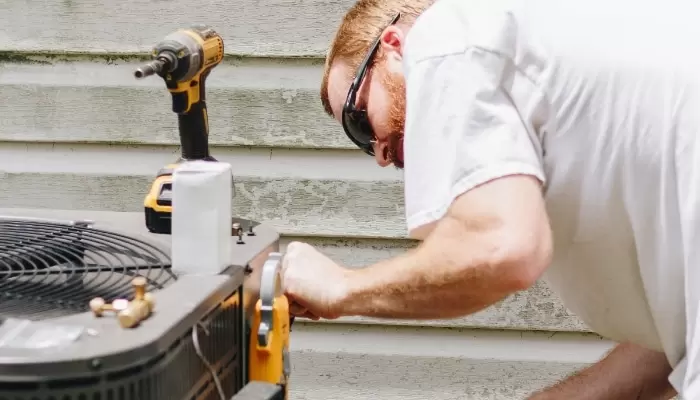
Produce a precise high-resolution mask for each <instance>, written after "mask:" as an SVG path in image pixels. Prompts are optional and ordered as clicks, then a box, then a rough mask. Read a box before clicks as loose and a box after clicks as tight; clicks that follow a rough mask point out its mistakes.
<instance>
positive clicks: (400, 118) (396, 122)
mask: <svg viewBox="0 0 700 400" xmlns="http://www.w3.org/2000/svg"><path fill="white" fill-rule="evenodd" d="M384 85H385V87H386V88H387V90H388V91H389V95H390V96H391V99H392V102H391V108H390V109H389V135H388V136H387V148H388V154H387V159H388V160H389V161H391V163H392V164H394V166H395V167H396V168H397V169H403V168H404V163H403V159H401V158H399V156H398V154H399V152H401V154H403V149H402V146H403V134H404V126H405V122H406V83H405V81H404V77H403V76H402V75H400V74H387V75H385V76H384Z"/></svg>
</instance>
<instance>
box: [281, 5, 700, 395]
mask: <svg viewBox="0 0 700 400" xmlns="http://www.w3.org/2000/svg"><path fill="white" fill-rule="evenodd" d="M694 7H695V6H694V5H693V4H692V2H686V1H680V0H667V1H663V2H661V1H653V0H651V1H646V2H638V1H632V0H617V1H608V0H605V1H604V0H588V1H578V2H564V1H560V0H439V1H437V2H435V3H433V2H431V1H428V0H404V1H399V0H360V1H358V2H357V3H356V4H355V5H354V6H353V7H352V8H351V9H350V10H349V12H348V13H347V15H346V16H345V18H344V19H343V21H342V24H341V26H340V28H339V30H338V32H337V35H336V36H335V38H334V40H333V43H332V45H331V48H330V52H329V53H328V57H327V64H326V67H325V75H324V78H323V84H322V90H321V97H322V100H323V104H324V106H325V108H326V110H327V112H328V113H329V114H330V115H331V116H333V117H334V118H335V119H336V120H337V121H338V122H339V123H340V124H342V126H343V128H344V131H345V132H346V134H347V135H348V137H349V138H350V139H351V140H352V141H353V142H355V143H356V144H357V145H358V146H359V147H360V148H362V149H363V150H364V151H365V152H366V153H368V154H370V155H373V156H374V157H375V159H376V161H377V163H378V164H379V165H380V166H388V165H392V164H393V165H396V166H397V167H403V166H404V165H405V170H404V180H405V206H406V221H407V225H408V230H409V232H410V236H411V237H414V238H417V239H420V240H421V243H420V245H419V246H418V247H417V248H416V249H413V250H412V251H409V252H407V253H406V254H404V255H401V256H399V257H396V258H394V259H389V260H385V261H382V262H380V263H378V264H376V265H370V266H367V267H366V268H363V269H359V270H349V269H345V268H342V267H341V266H338V265H337V264H336V263H335V262H333V261H332V260H330V259H328V258H327V257H325V256H324V255H322V254H320V253H319V252H318V251H317V250H315V249H314V248H312V247H311V246H309V245H307V244H304V243H293V244H290V246H289V248H288V250H287V254H286V256H285V259H284V262H283V264H284V265H283V280H284V284H285V290H286V292H287V293H288V295H289V298H290V299H291V300H292V309H293V312H294V313H295V314H297V315H303V316H306V317H309V318H337V317H340V316H349V315H362V316H370V317H391V318H411V319H418V318H451V317H458V316H463V315H467V314H470V313H474V312H476V311H479V310H482V309H483V308H485V307H488V306H490V305H492V304H494V303H495V302H497V301H499V300H501V299H503V298H504V297H506V296H508V295H510V294H512V293H514V292H516V291H520V290H524V289H526V288H528V287H530V286H531V285H532V284H533V283H534V282H535V281H536V280H538V279H539V278H541V277H543V278H545V279H546V281H547V282H548V283H549V285H550V286H551V287H552V288H553V289H554V290H555V291H556V292H557V293H558V294H559V296H560V297H561V298H562V300H563V301H564V303H565V305H566V306H567V307H568V308H569V309H571V310H572V311H573V312H575V313H576V314H577V315H578V316H579V317H580V318H581V319H582V320H583V321H584V322H586V323H587V324H588V325H589V326H590V327H591V328H592V329H593V330H595V331H596V332H598V333H600V334H601V335H603V336H606V337H608V338H611V339H613V340H615V341H618V342H619V343H620V345H619V346H617V347H616V348H615V349H614V350H613V351H612V352H611V353H610V354H608V355H607V356H606V357H605V358H604V359H603V360H601V361H600V362H598V363H597V364H595V365H593V366H591V367H590V368H588V369H586V370H584V371H582V372H581V373H579V374H577V375H576V376H574V377H570V378H569V379H566V380H564V381H563V382H561V383H559V384H557V385H555V386H554V387H552V388H549V389H547V390H544V391H542V392H541V393H537V394H534V395H533V397H532V398H533V399H549V398H556V399H638V398H641V399H668V398H671V397H673V396H674V395H675V392H678V393H679V394H681V395H682V398H684V399H700V379H699V378H698V373H700V356H698V351H699V350H700V332H698V329H699V328H698V327H697V325H698V324H697V322H696V321H697V318H698V315H699V312H698V311H699V310H698V300H699V299H700V293H699V292H700V289H698V284H700V277H699V276H698V275H699V274H700V269H699V268H700V265H698V261H699V258H698V256H699V254H698V252H700V232H699V229H700V219H699V216H698V212H699V211H700V140H698V134H700V72H699V71H700V56H699V54H700V51H698V44H697V38H698V37H700V24H699V23H698V22H697V20H696V19H697V18H696V13H695V12H694ZM374 40H378V42H377V46H376V47H375V46H374V45H373V43H374Z"/></svg>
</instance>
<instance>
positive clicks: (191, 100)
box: [172, 71, 214, 161]
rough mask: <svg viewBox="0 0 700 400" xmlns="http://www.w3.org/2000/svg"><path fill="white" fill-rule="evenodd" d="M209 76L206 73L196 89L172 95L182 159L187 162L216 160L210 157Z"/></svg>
mask: <svg viewBox="0 0 700 400" xmlns="http://www.w3.org/2000/svg"><path fill="white" fill-rule="evenodd" d="M208 74H209V71H204V72H203V73H202V74H201V75H200V76H199V79H198V84H197V85H196V86H195V87H191V88H188V90H185V91H182V92H179V93H172V96H173V111H174V112H176V113H177V114H178V116H177V123H178V129H179V131H180V145H181V146H182V147H181V151H182V158H183V159H185V160H209V161H213V160H214V159H213V158H212V157H211V156H210V155H209V115H208V113H207V102H206V98H205V91H206V90H205V89H206V88H205V81H206V78H207V75H208ZM195 82H196V81H195ZM195 91H197V92H198V93H197V92H195ZM188 106H189V107H188ZM188 108H189V109H188ZM184 110H186V111H184Z"/></svg>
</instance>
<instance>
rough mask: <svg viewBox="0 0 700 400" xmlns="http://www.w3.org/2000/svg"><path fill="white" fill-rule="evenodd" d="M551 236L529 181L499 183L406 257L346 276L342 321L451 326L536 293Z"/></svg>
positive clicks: (467, 199) (472, 197)
mask: <svg viewBox="0 0 700 400" xmlns="http://www.w3.org/2000/svg"><path fill="white" fill-rule="evenodd" d="M551 247H552V240H551V232H550V228H549V222H548V219H547V214H546V211H545V207H544V201H543V199H542V193H541V186H540V183H539V181H538V180H537V179H535V178H533V177H530V176H521V175H518V176H509V177H504V178H500V179H496V180H493V181H491V182H489V183H486V184H484V185H482V186H480V187H477V188H475V189H472V190H470V191H469V192H467V193H465V194H463V195H462V196H460V197H458V198H457V199H456V200H455V201H454V203H453V204H452V207H450V209H449V211H448V212H447V214H446V215H445V217H444V218H442V219H441V220H440V221H439V222H438V223H437V224H436V225H435V227H434V228H433V229H432V230H431V231H430V233H429V234H428V235H427V237H426V238H425V240H424V241H423V242H422V243H421V244H420V245H419V246H418V247H417V248H416V249H413V250H412V251H409V252H407V253H406V254H404V255H402V256H399V257H396V258H393V259H390V260H387V261H383V262H380V263H378V264H376V265H372V266H370V267H367V268H362V269H356V270H351V271H348V276H347V284H346V285H345V286H346V288H347V290H346V291H345V292H346V293H345V295H344V296H342V300H341V301H340V305H339V307H338V308H339V309H338V312H339V314H340V315H363V316H369V317H379V318H382V317H388V318H409V319H422V318H452V317H458V316H462V315H467V314H471V313H474V312H476V311H479V310H481V309H483V308H485V307H488V306H490V305H492V304H493V303H495V302H497V301H499V300H501V299H503V298H504V297H505V296H507V295H509V294H511V293H514V292H516V291H519V290H523V289H526V288H528V287H529V286H531V285H532V284H533V283H534V282H535V281H536V280H537V279H538V278H539V276H540V275H541V274H542V272H543V271H544V270H545V268H546V267H547V266H548V265H549V262H550V257H551Z"/></svg>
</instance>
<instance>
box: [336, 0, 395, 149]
mask: <svg viewBox="0 0 700 400" xmlns="http://www.w3.org/2000/svg"><path fill="white" fill-rule="evenodd" d="M400 16H401V13H398V14H396V16H395V17H394V18H393V19H392V20H391V22H390V23H389V24H388V25H387V27H388V26H391V25H393V24H395V23H396V21H398V20H399V17H400ZM382 31H383V30H382ZM379 42H380V38H379V37H377V39H375V41H374V43H372V46H371V47H370V49H369V52H368V53H367V55H366V56H365V58H364V60H363V61H362V63H360V66H359V67H358V68H357V73H356V74H355V79H354V80H353V81H352V84H351V85H350V90H348V97H347V99H346V100H345V105H344V106H343V118H342V121H343V130H345V134H346V135H347V136H348V137H349V138H350V140H352V142H353V143H355V145H356V146H357V147H359V148H360V149H362V150H363V151H364V152H365V153H367V154H369V155H370V156H374V143H375V141H376V139H375V136H374V132H373V131H372V125H371V124H370V123H369V119H368V118H367V110H366V109H359V108H356V107H355V100H356V98H357V91H358V90H359V89H360V85H361V84H362V81H363V79H364V78H365V75H367V70H368V69H369V64H370V62H371V61H372V58H374V55H375V54H377V49H379Z"/></svg>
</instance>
